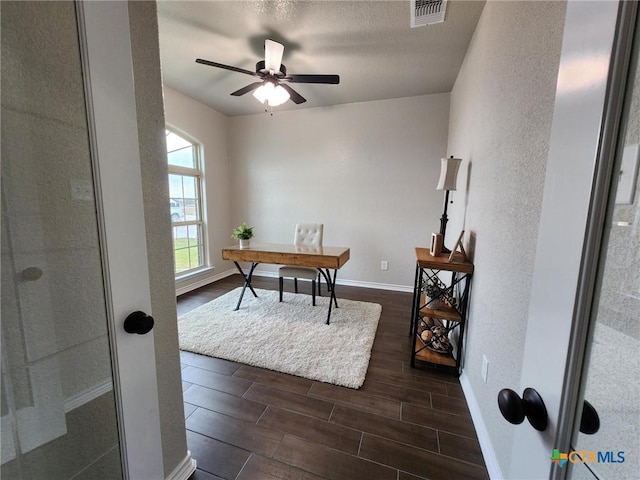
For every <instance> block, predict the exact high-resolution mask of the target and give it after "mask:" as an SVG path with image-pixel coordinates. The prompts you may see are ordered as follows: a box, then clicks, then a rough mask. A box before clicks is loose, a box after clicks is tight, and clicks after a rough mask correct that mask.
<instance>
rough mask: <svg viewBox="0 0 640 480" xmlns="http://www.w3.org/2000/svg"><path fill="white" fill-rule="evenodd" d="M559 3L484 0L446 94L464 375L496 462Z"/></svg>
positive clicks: (502, 458) (523, 311)
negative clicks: (469, 280)
mask: <svg viewBox="0 0 640 480" xmlns="http://www.w3.org/2000/svg"><path fill="white" fill-rule="evenodd" d="M565 7H566V5H565V3H564V2H555V1H554V2H488V3H487V5H486V6H485V8H484V11H483V13H482V17H481V18H480V22H479V23H478V27H477V29H476V32H475V35H474V37H473V40H472V42H471V45H470V47H469V50H468V52H467V57H466V59H465V62H464V64H463V67H462V69H461V71H460V74H459V76H458V79H457V81H456V84H455V87H454V89H453V91H452V94H451V115H450V124H449V125H450V128H449V151H452V152H456V155H459V156H460V157H461V158H463V159H464V160H465V162H464V164H463V165H462V167H461V172H460V177H459V179H458V185H459V186H460V185H466V187H465V188H464V192H461V193H462V195H461V196H464V201H461V202H458V203H457V204H454V208H453V209H452V212H451V215H450V217H451V219H452V220H451V227H452V228H454V229H457V230H460V229H462V228H464V229H465V230H466V231H467V232H469V237H467V238H468V242H469V247H470V248H469V250H470V252H471V255H472V257H473V261H474V263H475V266H476V271H475V274H474V284H473V292H472V295H471V305H470V318H469V325H468V327H469V328H468V330H467V344H466V347H467V351H466V356H465V365H464V369H465V372H464V375H465V377H466V380H467V381H468V382H469V384H470V386H471V389H472V393H473V395H474V396H475V399H476V400H477V404H478V407H479V408H480V412H481V416H482V420H483V421H484V424H485V425H486V427H487V430H488V435H489V437H490V440H491V443H492V446H493V450H494V452H495V454H496V455H497V461H498V462H499V464H500V467H501V469H502V471H507V467H508V466H509V465H510V460H509V459H510V456H511V439H512V435H511V434H512V432H513V428H512V426H511V425H510V424H508V423H507V422H506V421H505V420H504V419H503V418H502V417H501V416H500V413H499V411H498V408H497V404H496V397H497V393H498V391H499V390H500V389H502V388H504V387H509V388H516V389H517V387H518V386H519V384H520V371H521V366H522V353H523V348H524V344H525V333H526V329H527V319H528V310H529V297H530V290H531V280H532V273H533V263H534V257H535V251H536V249H535V243H536V239H537V230H538V224H539V216H540V209H541V201H542V191H543V184H544V170H545V163H546V158H547V152H548V141H549V134H550V128H551V119H552V113H553V105H554V96H555V84H556V77H557V71H558V65H559V60H560V48H561V42H562V32H563V25H564V13H565ZM483 354H484V355H486V357H487V359H488V360H489V375H488V382H487V383H486V384H484V383H483V381H482V379H481V374H480V373H481V365H482V356H483Z"/></svg>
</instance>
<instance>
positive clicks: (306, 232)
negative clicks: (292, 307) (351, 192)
mask: <svg viewBox="0 0 640 480" xmlns="http://www.w3.org/2000/svg"><path fill="white" fill-rule="evenodd" d="M322 229H323V224H322V223H299V224H297V225H296V231H295V235H294V237H293V244H294V245H295V246H296V247H300V248H310V249H311V248H319V247H322ZM278 274H279V277H280V279H279V282H280V301H281V302H282V291H283V288H284V279H285V278H293V283H294V288H295V292H296V293H298V279H299V278H305V279H307V280H311V292H312V293H311V302H312V304H313V306H315V305H316V278H317V279H318V282H320V273H319V270H318V269H317V268H311V267H297V266H293V265H287V266H283V267H280V270H279V272H278ZM319 290H320V284H319V283H318V291H319Z"/></svg>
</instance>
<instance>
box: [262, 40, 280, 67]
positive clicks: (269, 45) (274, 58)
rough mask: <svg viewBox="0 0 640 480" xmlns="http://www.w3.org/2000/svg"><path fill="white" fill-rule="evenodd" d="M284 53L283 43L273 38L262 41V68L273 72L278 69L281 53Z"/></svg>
mask: <svg viewBox="0 0 640 480" xmlns="http://www.w3.org/2000/svg"><path fill="white" fill-rule="evenodd" d="M283 53H284V45H282V44H281V43H278V42H274V41H273V40H268V39H267V40H265V41H264V68H266V69H267V71H271V70H273V71H274V72H279V71H280V64H281V63H282V55H283Z"/></svg>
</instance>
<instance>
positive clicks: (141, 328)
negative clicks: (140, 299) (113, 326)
mask: <svg viewBox="0 0 640 480" xmlns="http://www.w3.org/2000/svg"><path fill="white" fill-rule="evenodd" d="M152 328H153V317H152V316H151V315H147V314H146V313H144V312H140V311H136V312H132V313H130V314H129V315H128V316H127V318H126V319H125V320H124V331H125V332H127V333H137V334H138V335H144V334H145V333H149V332H150V331H151V329H152Z"/></svg>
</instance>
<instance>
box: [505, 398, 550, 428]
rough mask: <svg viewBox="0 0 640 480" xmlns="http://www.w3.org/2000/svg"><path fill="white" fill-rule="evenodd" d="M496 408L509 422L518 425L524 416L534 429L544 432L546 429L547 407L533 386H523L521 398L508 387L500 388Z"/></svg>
mask: <svg viewBox="0 0 640 480" xmlns="http://www.w3.org/2000/svg"><path fill="white" fill-rule="evenodd" d="M498 408H500V413H502V416H503V417H504V418H505V420H506V421H507V422H509V423H513V424H514V425H519V424H521V423H522V422H523V421H524V419H525V417H526V418H527V420H529V423H530V424H531V426H532V427H533V428H535V429H536V430H538V431H540V432H544V431H545V430H546V429H547V423H548V420H547V408H546V407H545V406H544V402H543V401H542V397H541V396H540V394H539V393H538V392H537V391H535V390H534V389H533V388H525V389H524V392H522V398H520V396H519V395H518V394H517V393H516V392H514V391H513V390H510V389H508V388H504V389H502V390H500V393H498Z"/></svg>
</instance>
